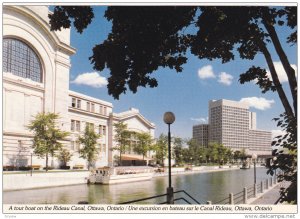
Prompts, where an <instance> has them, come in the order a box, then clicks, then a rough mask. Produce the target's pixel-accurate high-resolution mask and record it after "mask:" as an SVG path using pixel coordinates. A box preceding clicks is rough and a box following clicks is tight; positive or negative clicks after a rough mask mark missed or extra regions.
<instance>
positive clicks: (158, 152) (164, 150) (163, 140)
mask: <svg viewBox="0 0 300 219" xmlns="http://www.w3.org/2000/svg"><path fill="white" fill-rule="evenodd" d="M154 150H155V157H156V160H157V161H158V162H159V163H160V164H161V165H164V160H165V158H166V156H167V154H168V136H167V135H164V134H160V136H159V137H158V139H156V143H155V145H154Z"/></svg>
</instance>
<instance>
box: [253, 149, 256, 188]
mask: <svg viewBox="0 0 300 219" xmlns="http://www.w3.org/2000/svg"><path fill="white" fill-rule="evenodd" d="M256 158H257V154H252V159H253V160H254V162H253V164H254V184H256Z"/></svg>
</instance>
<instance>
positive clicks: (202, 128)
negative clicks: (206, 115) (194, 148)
mask: <svg viewBox="0 0 300 219" xmlns="http://www.w3.org/2000/svg"><path fill="white" fill-rule="evenodd" d="M208 129H209V125H208V124H200V125H195V126H193V139H194V140H195V141H196V142H197V144H198V145H200V146H202V147H205V148H207V147H208Z"/></svg>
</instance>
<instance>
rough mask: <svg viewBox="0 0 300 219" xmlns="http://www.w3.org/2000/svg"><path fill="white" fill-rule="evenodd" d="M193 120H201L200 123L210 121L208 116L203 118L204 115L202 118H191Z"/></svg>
mask: <svg viewBox="0 0 300 219" xmlns="http://www.w3.org/2000/svg"><path fill="white" fill-rule="evenodd" d="M190 119H191V120H192V121H195V122H200V123H207V122H208V118H203V117H200V118H193V117H192V118H190Z"/></svg>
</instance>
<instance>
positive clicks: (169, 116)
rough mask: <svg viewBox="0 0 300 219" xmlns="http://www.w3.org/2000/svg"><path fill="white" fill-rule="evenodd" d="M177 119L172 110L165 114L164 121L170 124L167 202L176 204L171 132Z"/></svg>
mask: <svg viewBox="0 0 300 219" xmlns="http://www.w3.org/2000/svg"><path fill="white" fill-rule="evenodd" d="M174 121H175V115H174V114H173V113H172V112H166V113H165V114H164V122H165V123H166V124H167V125H168V159H169V187H168V188H167V203H168V204H174V191H173V187H172V181H171V132H170V125H171V124H172V123H173V122H174Z"/></svg>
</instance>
